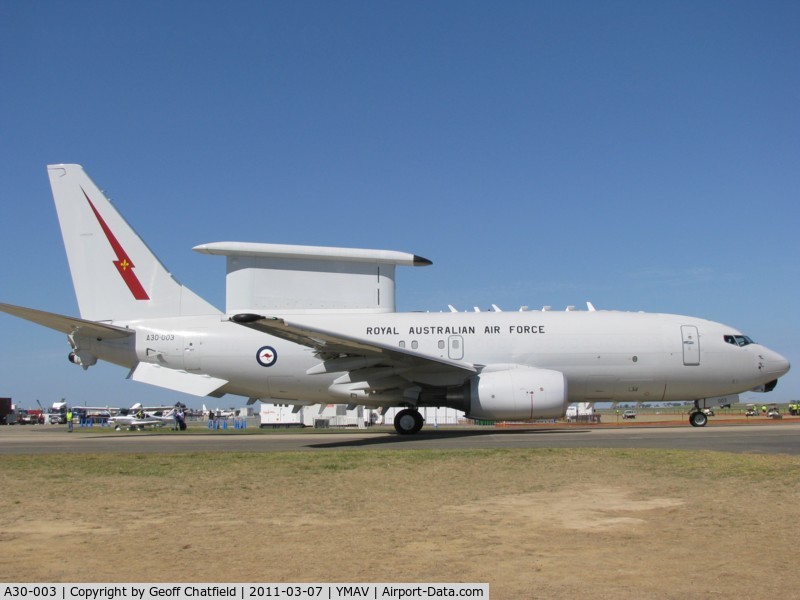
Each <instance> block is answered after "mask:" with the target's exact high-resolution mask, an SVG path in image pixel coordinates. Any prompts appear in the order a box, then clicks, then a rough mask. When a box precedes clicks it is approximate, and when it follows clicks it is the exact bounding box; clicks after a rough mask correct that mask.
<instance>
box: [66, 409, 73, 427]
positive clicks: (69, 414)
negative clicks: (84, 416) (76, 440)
mask: <svg viewBox="0 0 800 600" xmlns="http://www.w3.org/2000/svg"><path fill="white" fill-rule="evenodd" d="M67 431H68V432H69V433H72V409H71V408H68V409H67Z"/></svg>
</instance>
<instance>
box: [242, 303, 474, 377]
mask: <svg viewBox="0 0 800 600" xmlns="http://www.w3.org/2000/svg"><path fill="white" fill-rule="evenodd" d="M231 320H232V321H233V322H235V323H238V324H240V325H244V326H245V327H250V328H251V329H255V330H256V331H261V332H263V333H266V334H268V335H272V336H275V337H278V338H282V339H284V340H288V341H290V342H294V343H295V344H300V345H301V346H307V347H309V348H312V349H314V350H315V351H316V352H317V354H318V355H320V357H321V358H323V360H326V359H327V360H332V359H334V358H336V357H339V360H342V359H341V355H345V356H346V357H364V358H365V359H366V364H364V365H361V367H362V368H363V367H367V366H375V365H382V366H391V367H395V368H398V369H402V370H403V377H405V378H406V379H408V380H410V381H424V380H425V379H430V378H431V377H432V376H438V377H444V378H445V379H447V380H448V381H449V382H451V383H450V385H455V384H456V383H460V382H463V381H465V380H466V379H468V378H469V377H471V376H472V375H475V374H476V373H478V371H479V368H478V366H476V365H472V364H470V363H466V362H462V361H456V360H450V359H447V358H442V357H439V356H431V355H429V354H424V353H421V352H415V351H414V350H409V349H407V348H398V347H396V346H390V345H388V344H382V343H380V342H376V341H374V340H366V339H361V338H357V337H354V336H348V335H344V334H342V333H338V332H334V331H326V330H324V329H318V328H316V327H311V326H308V325H304V324H302V323H295V322H291V321H286V320H285V319H281V318H278V317H267V316H261V315H256V314H250V313H243V314H238V315H234V316H233V317H231ZM342 364H344V363H342ZM324 365H325V363H323V365H320V368H319V369H314V370H312V371H309V374H311V373H322V372H326V371H328V370H330V371H336V370H339V371H345V370H347V371H352V370H355V369H358V368H359V367H355V366H353V367H348V368H341V369H338V368H335V367H334V368H331V369H326V368H325V367H324Z"/></svg>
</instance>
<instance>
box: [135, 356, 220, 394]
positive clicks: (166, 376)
mask: <svg viewBox="0 0 800 600" xmlns="http://www.w3.org/2000/svg"><path fill="white" fill-rule="evenodd" d="M129 378H130V379H133V380H134V381H140V382H142V383H149V384H150V385H157V386H158V387H162V388H167V389H168V390H175V391H176V392H183V393H185V394H192V395H193V396H208V395H209V394H211V393H212V392H214V391H216V390H218V389H219V388H221V387H222V386H223V385H225V384H226V383H228V382H227V381H226V380H225V379H218V378H216V377H211V376H209V375H198V374H195V373H187V372H186V371H176V370H175V369H168V368H167V367H162V366H159V365H155V364H152V363H144V362H140V363H139V364H138V365H137V367H136V368H135V369H134V370H133V371H131V374H130V375H129Z"/></svg>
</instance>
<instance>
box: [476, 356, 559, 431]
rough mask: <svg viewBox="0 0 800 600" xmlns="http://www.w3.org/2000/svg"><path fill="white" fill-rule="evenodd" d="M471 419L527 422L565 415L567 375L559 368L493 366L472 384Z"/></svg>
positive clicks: (487, 368)
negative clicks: (557, 369) (555, 369)
mask: <svg viewBox="0 0 800 600" xmlns="http://www.w3.org/2000/svg"><path fill="white" fill-rule="evenodd" d="M469 387H470V390H469V409H468V410H467V411H466V412H467V416H468V417H470V418H472V419H487V420H490V421H525V420H528V419H552V418H558V417H563V416H564V414H565V412H566V410H567V405H568V404H569V402H568V400H567V378H566V377H565V376H564V374H563V373H562V372H560V371H552V370H549V369H537V368H535V367H526V366H522V365H490V366H488V367H486V368H485V369H484V370H483V371H482V372H481V373H480V375H476V376H474V377H473V378H472V379H471V380H470V383H469Z"/></svg>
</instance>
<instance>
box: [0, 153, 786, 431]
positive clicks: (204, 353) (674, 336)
mask: <svg viewBox="0 0 800 600" xmlns="http://www.w3.org/2000/svg"><path fill="white" fill-rule="evenodd" d="M48 172H49V176H50V184H51V187H52V189H53V197H54V199H55V204H56V209H57V211H58V218H59V223H60V225H61V231H62V235H63V238H64V245H65V247H66V251H67V257H68V259H69V265H70V270H71V273H72V279H73V283H74V287H75V292H76V295H77V298H78V306H79V309H80V314H81V318H75V317H68V316H63V315H58V314H53V313H48V312H43V311H39V310H35V309H31V308H24V307H19V306H12V305H9V304H0V310H2V311H5V312H7V313H9V314H12V315H15V316H17V317H21V318H23V319H28V320H30V321H33V322H35V323H38V324H40V325H44V326H46V327H50V328H52V329H56V330H58V331H61V332H63V333H66V334H67V338H68V341H69V344H70V346H71V348H72V351H71V352H70V354H69V359H70V361H72V362H73V363H75V364H77V365H80V366H81V367H83V368H84V369H87V368H89V367H90V366H92V365H94V364H95V363H96V362H97V361H98V360H106V361H109V362H111V363H114V364H118V365H121V366H124V367H126V368H128V369H130V373H129V377H130V378H132V379H134V380H135V381H141V382H144V383H149V384H152V385H157V386H161V387H164V388H168V389H173V390H178V391H181V392H186V393H190V394H195V395H197V396H213V397H217V398H219V397H221V396H223V395H225V394H237V395H241V396H245V397H248V398H250V399H251V400H252V401H255V400H263V401H267V402H277V403H281V404H295V405H303V404H316V403H325V404H327V403H340V404H350V405H365V406H368V407H372V408H384V409H386V408H387V407H392V406H398V407H405V408H404V410H401V411H399V412H398V414H397V415H396V417H395V420H394V425H395V428H396V429H397V431H398V432H399V433H404V434H408V433H416V432H418V431H419V430H420V429H421V428H422V426H423V418H422V416H421V414H420V412H419V410H418V408H419V407H423V406H443V407H449V408H456V409H459V410H462V411H464V412H465V413H466V414H467V415H468V416H470V417H472V418H476V419H485V420H527V419H533V418H553V417H561V416H563V415H564V414H565V411H566V408H567V406H568V405H569V404H570V403H571V402H598V401H619V402H663V401H686V400H693V401H695V410H694V411H693V412H692V413H691V416H690V422H691V424H692V425H694V426H704V425H705V424H706V422H707V420H708V417H707V416H706V415H705V413H704V412H703V411H702V410H701V409H702V408H703V407H705V405H706V403H707V401H708V402H710V403H713V402H714V400H713V399H714V398H716V397H720V396H726V395H731V394H738V393H740V392H744V391H747V390H760V391H770V390H772V389H773V388H774V387H775V385H776V384H777V380H778V378H779V377H781V376H782V375H783V374H785V373H786V372H787V371H788V370H789V362H788V361H787V360H786V359H785V358H784V357H783V356H781V355H780V354H778V353H777V352H774V351H772V350H770V349H769V348H766V347H765V346H762V345H760V344H757V343H755V342H753V341H752V339H750V338H749V337H747V336H745V335H743V334H742V333H741V332H739V331H737V330H736V329H734V328H732V327H729V326H727V325H722V324H720V323H714V322H712V321H707V320H704V319H698V318H694V317H687V316H680V315H666V314H648V313H638V312H637V313H627V312H617V311H605V310H594V307H593V306H592V305H591V304H588V303H587V307H588V310H586V311H575V310H567V311H564V312H557V311H550V310H543V311H528V310H520V311H515V312H503V311H501V310H499V309H497V308H496V307H495V310H493V311H489V312H479V311H475V312H469V313H461V312H455V311H454V310H452V309H451V311H450V312H446V313H398V312H395V269H396V267H397V266H414V267H420V266H426V265H430V264H431V262H430V261H429V260H427V259H424V258H421V257H419V256H416V255H413V254H406V253H402V252H393V251H387V250H361V249H352V248H325V247H311V246H290V245H277V244H254V243H244V242H219V243H212V244H204V245H201V246H197V247H195V248H194V250H195V251H197V252H200V253H203V254H211V255H220V256H224V257H226V261H227V276H226V304H227V306H226V310H225V311H224V312H223V311H220V310H218V309H216V308H215V307H213V306H212V305H210V304H208V303H207V302H206V301H205V300H203V299H202V298H200V297H199V296H197V295H196V294H195V293H193V292H192V291H191V290H189V289H188V288H186V287H185V286H183V285H181V284H180V283H178V282H177V281H176V280H175V279H174V278H173V276H172V274H171V273H170V272H169V271H167V270H166V268H164V266H163V265H162V264H161V262H160V261H159V260H158V259H157V258H156V256H155V255H154V254H153V253H152V252H151V251H150V249H149V248H148V247H147V245H146V244H145V243H144V242H143V241H142V240H141V238H140V237H139V236H138V235H136V233H135V232H134V230H133V229H132V228H131V227H130V226H129V225H128V223H127V222H126V221H125V220H124V219H123V217H122V216H121V215H120V214H119V212H117V210H116V209H115V208H114V206H113V205H112V204H111V203H110V202H109V201H108V200H107V198H106V197H105V196H104V195H103V193H102V192H101V191H100V189H99V188H98V187H97V186H96V185H95V184H94V182H92V180H91V179H89V177H88V176H87V175H86V174H85V173H84V171H83V168H82V167H80V166H79V165H50V166H49V167H48Z"/></svg>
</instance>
